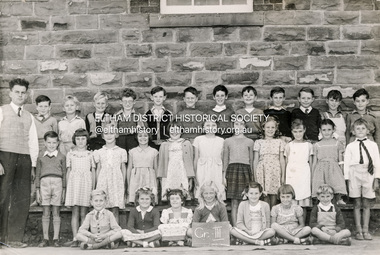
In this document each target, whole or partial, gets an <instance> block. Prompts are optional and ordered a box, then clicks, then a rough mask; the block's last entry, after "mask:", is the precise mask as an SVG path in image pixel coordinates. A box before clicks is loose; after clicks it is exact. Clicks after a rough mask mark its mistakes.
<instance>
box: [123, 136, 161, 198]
mask: <svg viewBox="0 0 380 255" xmlns="http://www.w3.org/2000/svg"><path fill="white" fill-rule="evenodd" d="M136 137H137V141H138V143H139V146H137V147H135V148H133V149H131V150H130V151H129V160H128V167H127V180H128V202H129V203H134V202H135V193H136V191H137V190H138V189H139V188H142V187H149V188H151V189H152V193H153V194H154V196H155V199H156V201H155V203H156V204H157V179H156V169H157V167H158V151H157V150H156V149H153V148H152V147H150V146H149V145H148V143H149V138H150V134H149V133H148V132H146V131H145V130H144V129H141V131H139V132H138V133H137V134H136Z"/></svg>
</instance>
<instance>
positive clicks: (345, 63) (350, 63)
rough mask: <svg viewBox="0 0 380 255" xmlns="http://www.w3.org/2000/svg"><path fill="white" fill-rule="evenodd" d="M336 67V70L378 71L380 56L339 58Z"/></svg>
mask: <svg viewBox="0 0 380 255" xmlns="http://www.w3.org/2000/svg"><path fill="white" fill-rule="evenodd" d="M336 65H337V68H338V69H365V70H366V69H379V67H380V56H379V55H371V56H365V55H364V56H354V55H352V56H351V55H350V56H339V57H338V58H337V64H336Z"/></svg>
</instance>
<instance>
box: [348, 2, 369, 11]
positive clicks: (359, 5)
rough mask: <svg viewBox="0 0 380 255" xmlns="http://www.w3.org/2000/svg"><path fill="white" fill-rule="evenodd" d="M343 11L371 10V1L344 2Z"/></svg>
mask: <svg viewBox="0 0 380 255" xmlns="http://www.w3.org/2000/svg"><path fill="white" fill-rule="evenodd" d="M343 2H344V10H345V11H359V10H373V1H372V0H344V1H343Z"/></svg>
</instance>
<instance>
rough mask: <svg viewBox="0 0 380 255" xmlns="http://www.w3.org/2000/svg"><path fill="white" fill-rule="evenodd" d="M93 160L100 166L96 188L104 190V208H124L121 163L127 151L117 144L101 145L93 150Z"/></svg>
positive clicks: (125, 159)
mask: <svg viewBox="0 0 380 255" xmlns="http://www.w3.org/2000/svg"><path fill="white" fill-rule="evenodd" d="M94 160H95V163H99V164H100V166H101V168H100V172H99V175H98V182H97V185H96V189H101V190H104V191H105V192H106V194H107V196H108V200H107V205H106V208H113V207H119V208H120V209H124V208H125V203H124V179H123V173H122V171H121V164H124V163H126V162H127V161H128V156H127V151H126V150H124V149H122V148H120V147H118V146H115V147H113V148H107V147H105V146H103V148H101V149H100V150H96V151H94Z"/></svg>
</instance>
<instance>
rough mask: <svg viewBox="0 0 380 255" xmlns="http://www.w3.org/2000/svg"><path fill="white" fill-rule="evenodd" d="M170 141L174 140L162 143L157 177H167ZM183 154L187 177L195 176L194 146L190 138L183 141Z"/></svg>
mask: <svg viewBox="0 0 380 255" xmlns="http://www.w3.org/2000/svg"><path fill="white" fill-rule="evenodd" d="M170 143H172V142H164V143H162V144H161V147H160V152H159V158H158V169H157V178H167V173H168V164H169V146H170ZM182 154H183V162H184V165H185V169H186V173H187V177H188V178H192V177H195V172H194V159H193V155H194V153H193V146H192V145H191V143H190V142H189V141H188V140H183V141H182Z"/></svg>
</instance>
